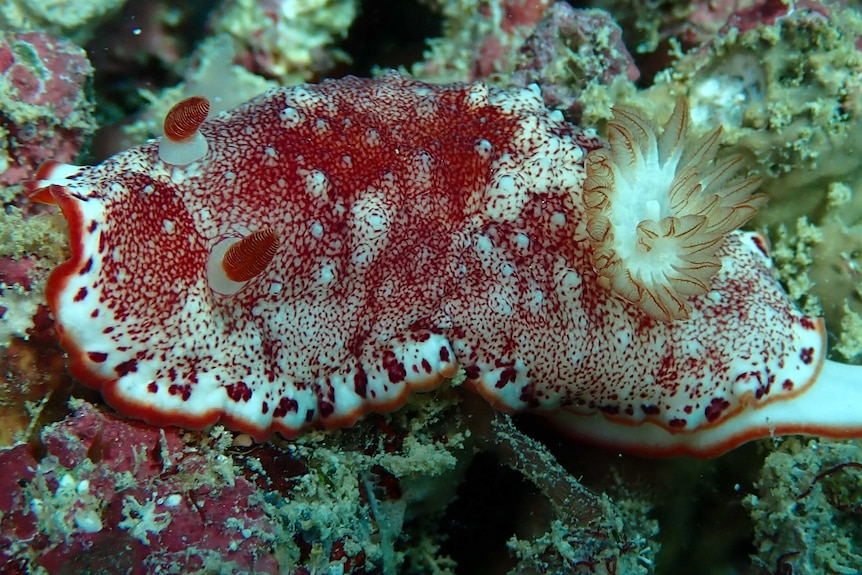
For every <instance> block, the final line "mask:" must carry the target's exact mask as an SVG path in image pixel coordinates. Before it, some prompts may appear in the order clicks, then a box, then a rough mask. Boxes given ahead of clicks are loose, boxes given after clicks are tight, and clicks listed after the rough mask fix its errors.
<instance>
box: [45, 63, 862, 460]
mask: <svg viewBox="0 0 862 575" xmlns="http://www.w3.org/2000/svg"><path fill="white" fill-rule="evenodd" d="M183 106H187V107H188V109H178V110H177V111H176V112H172V113H171V114H172V115H171V116H170V117H169V124H170V125H169V126H166V127H169V129H171V130H173V133H172V134H171V135H170V136H166V138H167V139H169V140H170V141H169V142H167V144H166V143H165V139H162V140H161V141H152V142H148V143H146V144H144V145H142V146H140V147H137V148H133V149H130V150H127V151H125V152H122V153H120V154H118V155H116V156H114V157H113V158H110V159H109V160H107V161H105V162H104V163H102V164H101V165H99V166H95V167H76V166H68V165H61V164H57V163H49V164H46V165H45V166H43V167H42V168H41V169H40V170H39V171H38V173H37V174H36V176H35V178H34V180H33V181H32V182H30V184H29V188H30V190H31V191H32V192H33V195H34V197H36V198H38V199H40V200H44V199H46V198H49V197H51V198H53V200H54V201H56V203H57V204H59V206H60V208H61V209H62V211H63V214H64V215H65V217H66V219H67V220H68V222H69V230H70V237H71V253H72V255H71V259H70V260H69V261H67V262H65V263H63V264H61V265H60V266H59V267H58V268H57V269H56V270H55V271H54V272H53V274H52V275H51V277H50V279H49V282H48V288H47V296H48V301H49V304H50V306H51V309H52V310H53V311H54V314H55V317H56V320H57V326H58V331H59V333H60V337H61V341H62V344H63V346H64V347H65V348H66V350H67V351H68V352H69V358H70V369H71V371H72V373H73V374H74V375H75V376H76V377H78V378H79V379H80V380H82V381H83V382H85V383H87V384H88V385H90V386H93V387H95V388H98V389H101V391H102V393H103V395H104V397H105V399H106V400H107V402H108V403H109V404H111V405H113V406H114V407H115V408H117V409H118V410H120V411H122V412H124V413H126V414H129V415H132V416H135V417H139V418H142V419H145V420H147V421H150V422H152V423H155V424H159V425H167V424H176V425H182V426H187V427H203V426H207V425H210V424H213V423H215V422H217V421H222V422H224V423H225V424H226V425H228V426H230V427H232V428H234V429H237V430H242V431H245V432H248V433H250V434H252V435H253V436H254V437H255V438H257V439H259V440H262V439H264V438H266V437H267V436H268V435H269V434H270V433H272V432H273V431H278V432H281V433H283V434H286V435H288V436H293V435H296V434H298V433H300V432H301V431H302V430H304V429H306V428H308V427H310V426H323V427H334V426H343V425H350V424H352V423H353V422H355V421H356V420H357V419H358V418H359V417H361V416H362V415H363V414H365V413H368V412H372V411H376V412H383V411H388V410H392V409H396V408H397V407H399V406H400V405H401V404H402V403H403V402H404V401H405V398H406V397H407V395H408V394H409V393H410V392H411V391H414V390H426V389H431V388H433V387H435V386H437V385H438V384H440V383H441V382H442V381H444V380H446V379H449V378H454V377H456V376H458V377H463V378H465V381H466V384H467V387H469V388H471V389H473V390H475V391H477V392H479V393H480V394H482V395H483V396H484V397H485V398H487V399H488V400H489V401H490V402H491V403H492V404H494V405H495V406H497V407H498V408H500V409H504V410H507V411H522V410H532V411H536V412H541V413H544V414H546V415H547V416H548V417H550V418H551V419H553V420H554V421H555V422H556V423H557V424H558V425H560V426H562V427H563V428H564V429H565V430H567V431H568V432H569V433H571V434H572V435H574V436H577V437H583V438H586V439H589V440H591V441H593V442H598V443H603V444H607V445H609V446H613V447H617V448H621V449H626V450H630V451H634V452H638V453H643V454H648V455H674V454H692V455H696V456H710V455H716V454H718V453H721V452H723V451H725V450H727V449H730V448H732V447H734V446H736V445H738V444H740V443H742V442H745V441H747V440H749V439H752V438H756V437H763V436H768V435H770V434H773V433H797V432H800V433H813V434H823V435H829V436H850V435H862V409H860V407H862V389H860V388H862V385H860V384H862V382H860V381H858V380H859V373H860V371H859V370H858V368H852V367H847V366H841V365H838V364H835V363H832V362H829V361H827V360H826V359H825V349H824V348H825V343H824V339H825V336H824V327H823V324H822V322H821V321H820V320H818V319H812V318H808V317H806V316H804V315H802V314H801V313H799V312H798V311H797V310H796V309H795V308H794V306H793V305H792V303H791V302H790V301H789V300H788V298H787V297H786V296H785V294H784V293H783V291H782V289H781V287H780V286H779V285H778V284H777V283H776V281H775V280H774V278H773V275H772V272H771V269H770V259H769V257H768V254H767V252H766V247H765V242H764V240H763V239H762V238H761V237H760V236H758V235H756V234H751V233H742V232H738V231H735V229H736V227H738V226H739V225H740V223H742V222H743V221H745V219H747V218H748V217H749V216H750V214H751V213H752V212H753V211H754V209H756V208H757V206H758V205H759V203H760V202H761V201H762V200H761V199H759V197H757V196H752V195H751V194H752V191H753V189H754V187H755V186H756V183H755V182H754V180H752V179H748V178H743V177H738V176H737V175H736V174H737V172H738V166H739V161H738V160H737V159H736V158H729V159H716V158H715V148H716V141H717V137H716V135H714V134H713V135H711V136H708V137H707V138H706V139H705V140H702V141H701V142H700V143H698V144H693V145H691V146H689V144H688V143H687V142H686V136H687V129H686V123H687V113H686V110H685V107H684V105H681V106H680V107H679V108H678V109H677V111H676V112H675V113H674V115H673V117H672V119H671V121H670V122H669V124H668V125H667V127H665V129H664V130H663V131H662V130H658V129H656V128H655V127H653V125H652V124H651V123H650V122H648V121H647V120H645V119H644V118H643V117H642V116H641V115H640V114H638V113H637V112H634V111H632V110H630V109H626V108H621V109H619V110H617V111H616V118H615V119H614V120H613V121H612V122H611V123H610V126H609V133H610V138H609V144H608V145H607V146H606V145H604V144H603V143H602V142H601V141H600V140H599V139H598V138H597V137H595V136H593V135H591V134H589V133H585V132H583V131H581V130H579V129H578V128H577V127H575V126H573V125H571V124H568V123H567V122H566V121H564V119H563V117H562V115H561V114H560V113H558V112H550V111H548V110H547V109H545V107H544V106H543V104H542V99H541V97H540V94H539V92H538V89H537V88H535V87H532V88H528V89H512V90H500V89H496V88H492V87H489V86H486V85H484V84H482V83H475V84H469V85H466V84H455V85H440V86H435V85H428V84H424V83H420V82H417V81H413V80H410V79H407V78H404V77H402V76H400V75H398V74H394V73H392V74H388V75H386V76H385V77H383V78H380V79H376V80H363V79H358V78H346V79H343V80H334V81H324V82H322V83H320V84H319V85H305V86H300V87H295V88H283V89H278V90H273V91H270V92H268V93H266V94H264V95H262V96H261V97H259V98H257V99H255V100H252V101H250V102H248V103H246V104H244V105H242V106H240V107H238V108H236V109H235V110H232V111H229V112H224V113H221V114H219V115H217V116H216V117H213V118H209V119H204V118H205V117H206V112H204V110H203V104H202V102H201V101H200V100H193V101H192V103H186V104H183ZM171 118H172V119H171ZM175 128H176V129H175ZM174 129H175V130H174ZM199 140H203V141H204V145H203V146H201V145H200V144H193V142H194V141H199ZM177 146H179V147H177ZM177 150H180V151H177ZM181 152H183V153H181ZM185 152H189V153H185Z"/></svg>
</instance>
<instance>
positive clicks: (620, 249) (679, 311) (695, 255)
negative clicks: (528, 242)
mask: <svg viewBox="0 0 862 575" xmlns="http://www.w3.org/2000/svg"><path fill="white" fill-rule="evenodd" d="M688 122H689V120H688V105H687V103H686V101H685V100H684V99H681V100H679V101H678V102H677V105H676V107H675V108H674V111H673V114H672V115H671V117H670V120H668V122H667V124H666V125H665V128H664V130H663V131H661V133H659V130H658V129H657V128H655V127H654V126H653V125H652V123H651V122H649V121H648V120H647V119H646V118H645V117H644V116H643V115H642V114H641V113H640V112H639V111H637V110H635V109H634V108H629V107H625V106H617V107H615V108H614V117H613V119H612V120H611V121H610V122H608V142H609V149H599V150H593V151H591V152H590V153H589V154H588V156H587V165H586V168H587V178H586V181H585V182H584V203H585V205H586V212H587V231H588V234H589V238H590V241H591V243H592V246H593V250H594V256H593V263H594V266H595V268H596V271H597V272H598V273H599V274H600V279H599V281H600V283H601V285H603V286H604V287H605V288H607V289H610V290H612V291H613V292H614V293H616V294H617V295H618V296H620V297H622V298H623V299H625V300H627V301H629V302H632V303H633V304H635V305H637V306H638V307H640V308H641V309H642V310H643V311H644V312H645V313H646V314H648V315H649V316H651V317H653V318H655V319H659V320H662V321H673V320H678V319H687V318H688V317H689V315H690V312H691V306H690V305H689V303H688V301H687V298H688V297H689V296H692V295H699V294H704V293H706V292H707V291H709V285H710V283H709V282H710V278H712V276H713V275H714V274H715V273H716V271H717V270H718V269H719V267H720V263H719V261H718V259H717V258H716V257H715V250H716V249H717V248H718V246H719V245H720V243H721V242H722V240H723V239H724V237H725V236H726V235H727V234H728V233H730V232H732V231H734V230H736V229H737V228H739V226H741V225H742V224H743V223H745V222H746V221H747V220H748V219H749V218H751V217H752V216H753V215H754V213H755V212H756V210H757V208H758V207H759V206H760V205H762V204H763V203H764V202H765V197H764V196H762V195H756V194H753V192H754V191H755V190H756V189H757V187H758V185H759V179H758V178H755V177H748V178H739V177H738V173H739V171H740V169H741V168H742V164H743V162H742V158H741V157H739V156H732V157H729V158H723V159H716V153H717V150H718V143H719V136H720V134H721V129H720V128H719V129H717V130H715V131H713V132H711V133H709V134H707V135H706V136H704V137H703V138H701V140H700V141H699V142H697V143H696V144H695V145H693V146H689V145H688V143H687V137H688V132H689V127H688Z"/></svg>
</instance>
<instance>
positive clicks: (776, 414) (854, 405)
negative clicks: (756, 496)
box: [548, 360, 862, 458]
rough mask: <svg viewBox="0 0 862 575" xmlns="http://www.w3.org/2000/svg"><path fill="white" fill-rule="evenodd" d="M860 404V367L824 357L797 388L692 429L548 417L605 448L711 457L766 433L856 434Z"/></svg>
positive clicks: (860, 430)
mask: <svg viewBox="0 0 862 575" xmlns="http://www.w3.org/2000/svg"><path fill="white" fill-rule="evenodd" d="M860 406H862V367H860V366H855V365H846V364H842V363H838V362H835V361H831V360H825V361H824V363H823V365H822V367H821V368H820V370H819V371H818V373H817V376H816V379H815V380H814V381H812V382H811V383H810V384H809V385H806V386H803V389H802V391H801V392H800V393H797V394H795V395H792V396H789V397H782V398H780V399H779V400H776V401H770V402H767V403H764V404H763V405H759V406H744V407H743V408H742V409H740V410H739V411H738V412H737V413H736V414H734V415H733V416H732V417H729V418H727V419H723V420H722V421H720V422H719V423H718V424H716V425H713V426H708V427H704V428H700V429H698V430H697V431H695V432H693V433H674V432H673V430H670V429H668V428H667V427H664V426H662V425H659V424H656V423H653V422H645V423H642V424H640V425H625V424H622V423H620V422H618V421H614V420H611V419H608V418H606V417H604V416H603V415H600V414H593V415H581V414H573V413H569V412H565V411H560V412H557V413H554V414H551V415H549V416H548V417H549V418H550V420H551V422H552V423H553V424H554V425H555V426H557V427H559V428H560V429H561V430H562V431H563V432H564V433H565V434H567V435H569V436H571V437H573V438H576V439H580V440H584V441H588V442H589V443H593V444H598V445H601V446H604V447H606V448H609V449H617V450H620V451H625V452H628V453H633V454H636V455H641V456H644V457H674V456H680V455H688V456H692V457H697V458H710V457H716V456H718V455H721V454H723V453H725V452H727V451H729V450H731V449H733V448H735V447H737V446H739V445H742V444H743V443H746V442H748V441H752V440H755V439H763V438H767V437H778V436H783V435H794V434H800V435H815V436H821V437H828V438H832V439H845V438H852V437H860V436H862V410H860Z"/></svg>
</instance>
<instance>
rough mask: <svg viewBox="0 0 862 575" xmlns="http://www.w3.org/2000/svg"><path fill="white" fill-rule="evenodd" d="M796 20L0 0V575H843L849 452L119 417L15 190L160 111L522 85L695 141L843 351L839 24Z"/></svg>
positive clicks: (811, 5) (847, 67)
mask: <svg viewBox="0 0 862 575" xmlns="http://www.w3.org/2000/svg"><path fill="white" fill-rule="evenodd" d="M859 10H860V7H859V4H858V3H856V2H819V1H815V0H806V1H800V2H795V3H792V2H782V1H778V0H728V1H724V0H703V1H699V2H673V1H659V0H651V1H645V2H638V1H615V2H603V1H596V2H578V3H575V2H571V3H567V2H564V1H562V0H560V1H557V2H554V1H552V0H402V1H399V0H260V1H254V0H219V1H214V2H213V1H203V0H194V1H188V2H182V3H180V2H169V1H165V0H155V1H154V0H53V1H47V0H0V194H2V201H3V205H4V210H3V211H2V213H0V573H3V574H7V573H8V574H19V573H20V574H23V573H50V574H54V573H63V574H72V573H75V574H83V573H87V574H101V573H105V574H107V573H111V574H113V573H129V574H139V573H184V574H188V573H207V574H209V573H212V574H216V573H286V574H297V575H300V574H309V575H310V574H324V573H325V574H332V575H347V574H363V573H369V574H370V573H382V574H386V575H394V574H396V573H409V574H424V573H428V574H434V575H444V574H480V573H482V574H484V573H487V574H503V573H512V574H533V573H535V574H539V573H543V574H545V573H560V574H562V573H585V574H586V573H590V574H593V573H607V574H617V575H623V574H648V573H657V574H685V573H697V574H704V575H730V574H751V575H766V574H770V575H788V574H791V573H793V574H833V573H834V574H852V573H859V572H862V532H860V531H862V507H860V506H862V504H860V500H862V450H860V445H859V442H858V441H830V440H819V439H817V438H812V437H788V438H775V439H767V440H761V441H757V442H753V443H749V444H746V445H744V446H742V447H740V448H738V449H736V450H734V451H732V452H730V453H727V454H725V455H723V456H721V457H718V458H715V459H710V460H695V459H690V458H677V459H666V460H653V459H643V458H639V457H635V456H631V455H624V454H620V453H617V452H613V451H609V450H602V449H598V448H595V447H591V446H588V445H582V444H578V443H575V442H572V441H570V440H569V439H567V438H566V437H563V436H561V435H560V434H558V433H555V432H554V431H553V430H552V429H549V428H547V427H545V426H544V425H543V424H542V422H541V421H540V420H538V419H535V418H533V417H532V416H529V415H519V416H514V417H511V416H508V415H504V414H501V413H498V412H495V411H493V410H492V409H491V408H490V407H489V406H488V405H487V404H486V403H485V402H484V401H483V400H481V398H476V397H472V396H470V395H469V394H464V393H462V392H461V390H460V389H458V388H457V387H455V386H448V387H444V388H443V389H439V390H436V391H434V392H431V393H429V394H418V395H415V396H413V397H411V398H410V399H409V400H408V402H407V404H406V405H405V406H404V407H402V408H401V409H400V410H398V411H395V412H393V413H390V414H385V415H377V414H375V415H371V416H368V417H366V418H364V419H363V420H361V421H360V422H358V423H357V424H356V425H355V426H353V427H349V428H345V429H339V430H332V431H314V432H309V433H307V434H304V435H302V436H300V437H298V438H296V439H291V440H288V439H284V438H281V437H274V438H272V439H271V440H270V441H268V442H266V443H255V442H253V441H252V440H251V438H250V437H248V436H247V435H244V434H240V433H234V432H231V431H229V430H227V429H225V428H224V427H222V426H220V425H216V426H214V427H213V428H211V429H208V430H205V431H187V430H183V429H178V428H174V427H166V428H159V427H155V426H151V425H148V424H145V423H143V422H139V421H133V420H129V419H126V418H124V417H122V416H120V415H118V414H116V413H115V412H114V411H113V410H111V409H110V408H109V407H107V406H106V405H105V404H104V402H103V401H102V399H101V398H100V396H99V394H98V393H97V392H95V391H93V390H91V389H89V388H87V387H85V386H83V385H82V384H80V383H78V382H76V381H75V380H74V379H73V378H71V376H69V375H68V373H67V371H66V362H65V359H66V357H65V353H64V351H63V350H62V348H60V346H59V344H58V343H57V337H56V333H55V330H54V324H53V318H52V315H51V313H50V311H49V310H48V308H47V306H46V303H45V282H46V279H47V276H48V274H49V272H50V271H51V270H52V269H54V268H55V267H56V266H57V265H58V264H59V263H61V262H63V261H64V260H66V259H67V258H68V255H69V253H68V238H67V229H66V224H65V220H64V219H63V218H62V216H61V215H60V214H59V213H58V211H57V210H56V208H55V207H52V206H45V205H42V204H37V203H34V202H33V201H32V200H30V199H29V198H28V197H27V193H26V191H25V186H24V183H25V181H27V180H28V179H29V178H31V177H32V176H33V174H34V173H35V171H36V169H37V168H38V167H39V165H41V164H42V163H43V162H45V161H47V160H51V159H53V160H56V161H59V162H63V163H76V164H96V163H99V162H101V161H103V160H105V159H106V158H109V157H110V156H112V155H113V154H115V153H117V152H119V151H121V150H123V149H125V148H127V147H130V146H134V145H138V144H140V143H142V142H144V141H146V140H147V139H149V138H154V137H158V136H160V135H161V131H162V121H163V119H164V118H165V115H166V114H167V112H168V110H170V109H171V107H172V106H173V105H174V104H176V103H177V102H179V101H180V100H183V99H184V98H187V97H189V96H192V95H195V94H205V95H206V96H207V97H208V98H210V100H211V101H212V102H213V103H214V104H213V105H214V106H216V107H217V109H219V110H226V109H230V108H232V107H234V106H236V105H238V104H240V103H242V102H245V101H246V100H248V99H250V98H252V97H254V96H256V95H258V94H261V93H262V92H264V91H266V90H267V89H269V88H272V87H275V86H292V85H296V84H300V83H303V82H317V81H320V80H322V79H325V78H338V77H342V76H345V75H347V74H353V75H357V76H375V75H380V74H382V73H383V72H385V71H386V70H388V69H391V68H395V69H398V70H400V71H402V72H403V73H406V74H410V75H412V76H414V77H415V78H417V79H420V80H423V81H427V82H435V83H444V82H472V81H477V80H481V81H484V82H486V83H488V84H491V85H496V86H500V87H507V86H521V87H523V86H527V85H530V84H533V83H535V84H538V85H539V87H540V88H541V93H542V97H543V99H544V100H545V104H546V105H547V107H549V108H551V109H557V110H560V111H561V112H562V114H563V115H564V116H565V118H566V119H567V120H568V121H570V122H572V123H574V124H577V125H579V126H581V127H583V128H595V129H596V130H597V132H598V133H599V134H603V133H604V132H603V130H604V127H605V123H606V121H607V120H608V119H609V118H610V117H611V107H612V106H614V105H617V104H625V105H631V106H636V107H638V108H640V109H641V110H643V111H644V113H645V114H646V115H648V116H649V117H652V118H654V119H655V120H656V121H657V122H659V123H663V122H665V121H666V120H667V118H668V117H669V116H670V114H671V111H672V110H673V107H674V103H675V102H676V100H677V99H678V98H679V97H680V96H685V97H686V98H687V99H688V102H689V105H690V109H691V112H692V129H693V131H695V132H696V133H706V132H709V131H711V130H713V129H715V128H716V127H718V126H721V127H722V128H723V131H722V133H721V138H722V144H723V145H724V146H726V147H727V149H729V150H732V151H734V152H735V153H740V154H742V155H743V156H744V157H745V158H746V160H747V162H748V163H749V165H750V169H751V170H753V171H754V172H756V173H757V174H759V175H760V176H761V177H762V178H763V183H762V186H761V191H762V192H763V193H765V194H767V195H768V197H769V203H768V204H767V205H766V206H765V207H764V208H761V209H760V210H759V212H758V214H757V216H755V218H754V219H753V220H752V221H750V222H749V223H748V224H747V225H746V228H748V229H755V230H759V231H762V232H764V233H765V234H766V235H767V236H768V237H769V239H770V241H771V244H772V256H773V259H774V261H775V264H776V273H777V274H778V276H779V278H780V280H781V282H782V285H783V286H784V287H785V289H786V290H787V292H788V294H789V295H790V296H791V298H793V300H794V301H795V302H796V303H797V304H798V306H799V307H800V308H801V309H802V310H803V311H804V312H805V313H807V314H809V315H813V316H824V317H825V319H826V324H827V326H828V329H829V334H828V335H829V345H830V357H831V358H832V359H835V360H838V361H841V362H848V363H859V362H860V359H862V290H860V285H862V284H860V281H859V280H860V273H862V268H860V266H862V191H860V190H859V187H860V185H862V179H860V172H862V164H860V161H859V158H860V151H862V149H860V144H862V18H860V12H859Z"/></svg>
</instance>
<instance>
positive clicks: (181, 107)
mask: <svg viewBox="0 0 862 575" xmlns="http://www.w3.org/2000/svg"><path fill="white" fill-rule="evenodd" d="M209 111H210V103H209V100H207V99H206V98H204V97H203V96H192V97H191V98H186V99H185V100H182V101H181V102H177V103H176V104H175V105H174V107H173V108H171V109H170V111H169V112H168V114H167V116H166V117H165V124H164V133H165V135H164V137H163V138H162V139H161V141H160V142H159V158H160V159H161V160H162V161H163V162H165V163H168V164H171V165H174V166H185V165H187V164H191V163H192V162H195V161H197V160H200V159H201V158H203V157H204V156H206V153H207V149H208V144H207V141H206V138H204V136H203V135H202V134H201V133H200V127H201V125H202V124H203V123H204V120H206V118H207V115H208V114H209Z"/></svg>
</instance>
